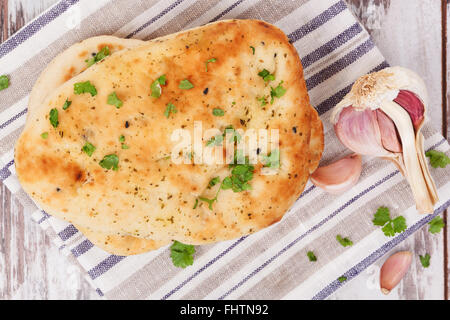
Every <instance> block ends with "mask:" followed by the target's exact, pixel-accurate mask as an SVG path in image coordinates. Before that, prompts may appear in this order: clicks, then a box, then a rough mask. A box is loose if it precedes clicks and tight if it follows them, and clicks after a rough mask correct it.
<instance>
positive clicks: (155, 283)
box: [0, 0, 450, 299]
mask: <svg viewBox="0 0 450 320" xmlns="http://www.w3.org/2000/svg"><path fill="white" fill-rule="evenodd" d="M229 18H239V19H245V18H253V19H261V20H264V21H267V22H269V23H272V24H275V25H277V26H278V27H280V28H281V29H282V30H283V31H284V32H285V33H286V34H287V35H288V36H289V38H290V40H291V41H292V43H293V44H294V45H295V47H296V48H297V50H298V52H299V54H300V56H301V59H302V62H303V65H304V68H305V78H306V83H307V86H308V90H309V94H310V97H311V102H312V104H313V105H314V106H315V107H316V108H317V110H318V112H319V113H320V115H321V118H322V120H323V123H324V126H325V142H326V145H325V153H324V159H323V163H327V162H329V161H330V160H331V159H335V158H336V157H341V156H342V155H343V154H344V153H346V152H348V151H347V150H345V148H344V147H343V146H342V145H341V144H340V143H339V141H338V140H337V138H336V136H335V135H334V131H333V128H332V126H331V125H330V122H329V114H330V109H331V108H333V106H334V105H335V104H336V103H337V102H339V101H340V99H342V97H343V96H344V95H345V94H346V93H347V92H348V91H349V89H350V87H351V85H352V83H353V82H354V81H355V80H356V79H357V78H358V77H359V76H361V75H363V74H366V73H368V72H370V71H374V70H380V69H382V68H384V67H386V66H387V62H386V61H385V60H384V58H383V56H382V55H381V54H380V52H379V51H378V49H377V48H376V47H375V46H374V43H373V42H372V40H371V39H370V37H369V35H368V33H367V32H366V31H365V30H364V29H363V27H362V26H361V25H360V24H359V23H358V22H357V21H356V19H355V18H354V17H353V16H352V14H351V13H350V11H349V10H348V9H347V7H346V5H345V3H344V2H343V1H339V0H171V1H170V0H97V1H91V0H63V1H60V2H58V3H57V4H56V5H54V6H53V7H51V8H50V9H49V10H47V11H46V12H45V13H43V14H42V15H41V16H39V17H38V18H36V19H35V20H34V21H32V22H31V23H30V24H28V25H27V26H26V27H24V28H22V29H21V30H20V31H19V32H17V33H16V34H15V35H14V36H12V37H11V38H10V39H8V40H7V41H5V42H4V43H3V44H1V45H0V71H1V72H0V73H1V74H9V75H10V78H11V87H10V88H9V89H8V90H4V91H2V92H0V139H1V143H0V163H1V171H0V177H1V179H2V181H3V183H4V184H5V185H6V186H7V187H8V188H9V189H10V190H11V192H12V193H14V195H15V196H16V197H17V198H19V199H20V201H21V202H22V204H23V205H24V207H25V209H26V212H29V213H30V214H31V215H32V216H33V217H34V218H35V219H36V220H37V222H38V223H39V224H40V225H41V226H42V227H43V228H45V229H46V230H47V232H48V233H49V235H50V236H51V237H52V238H53V239H54V241H55V243H56V244H57V245H58V246H59V247H60V248H61V251H62V252H63V253H65V254H67V255H68V256H69V257H70V258H71V259H73V261H74V262H75V263H77V264H79V265H80V266H81V267H82V268H83V269H84V270H86V272H87V274H88V276H89V279H90V281H91V282H92V284H93V285H94V286H95V288H96V289H97V292H98V293H99V294H100V295H102V296H104V297H106V298H109V299H181V298H184V299H283V298H284V299H311V298H313V299H323V298H326V297H327V296H329V295H330V294H331V293H332V292H334V291H335V290H337V289H338V288H339V287H341V286H343V285H344V284H345V281H344V282H340V281H338V278H339V277H341V276H344V277H346V278H347V280H346V281H349V280H351V279H352V278H354V277H356V276H357V275H358V274H359V273H360V272H361V271H362V270H364V269H365V268H367V267H368V266H369V265H370V264H372V263H373V262H375V261H376V260H377V259H378V258H380V257H381V256H382V255H383V254H384V253H386V252H387V251H389V250H390V249H391V248H393V247H394V246H395V245H397V244H398V243H400V242H401V241H403V240H404V239H406V238H407V237H408V236H410V235H411V234H412V233H414V232H415V231H416V230H418V229H419V228H421V227H422V226H424V225H425V224H426V223H427V222H429V221H430V220H431V219H432V218H433V217H434V216H436V215H438V214H439V213H441V212H442V211H443V210H444V209H445V208H446V207H447V206H448V205H449V203H450V182H449V177H450V166H449V167H447V169H432V175H433V177H434V178H435V181H436V184H437V187H438V189H439V197H440V202H439V203H438V204H437V205H436V211H435V213H434V214H433V215H419V214H417V213H416V210H415V206H414V201H413V198H412V196H411V192H410V189H409V186H408V185H407V183H406V181H405V179H404V178H403V177H402V175H401V174H400V173H399V172H398V171H397V169H396V168H395V166H394V165H392V164H391V163H390V162H387V161H383V160H380V159H375V158H367V157H366V158H364V169H363V174H362V177H361V179H360V181H359V183H358V184H357V185H356V186H355V187H354V188H353V189H352V190H350V191H348V192H346V193H345V194H343V195H340V196H332V195H329V194H326V193H324V192H322V191H321V190H320V189H318V188H315V187H314V186H313V185H311V184H310V183H308V185H307V186H306V188H305V191H304V192H303V194H302V195H301V196H300V198H299V199H298V201H297V202H296V203H295V204H294V206H293V207H292V208H291V209H290V210H289V212H287V213H286V215H285V217H284V218H283V219H282V221H281V222H279V223H277V224H275V225H273V226H271V227H269V228H267V229H265V230H262V231H260V232H258V233H256V234H253V235H251V236H246V237H242V238H239V239H235V240H232V241H226V242H221V243H217V244H214V245H205V246H198V247H197V252H196V254H195V261H194V265H193V266H191V267H189V268H186V269H179V268H176V267H174V266H173V265H172V262H171V260H170V256H169V255H170V253H169V249H168V247H164V248H161V249H159V250H156V251H153V252H149V253H147V254H142V255H138V256H131V257H120V256H115V255H110V254H108V253H106V252H104V251H102V250H101V249H99V248H97V247H95V246H93V245H92V243H90V242H89V241H88V240H87V239H86V238H85V237H84V236H83V235H82V234H81V233H80V232H78V230H77V229H76V228H75V227H74V226H72V225H70V224H68V223H66V222H63V221H61V220H58V219H56V218H53V217H51V216H49V215H47V214H46V213H45V212H42V211H41V210H39V208H37V207H36V206H35V205H34V203H33V202H32V201H31V199H30V198H29V197H28V196H27V195H26V194H25V193H24V191H23V189H21V187H20V184H19V182H18V180H17V178H16V176H15V171H14V161H13V152H14V151H13V148H14V143H15V141H16V139H17V138H18V136H19V134H20V132H21V130H22V128H23V125H24V123H25V118H26V113H27V100H28V95H29V93H30V90H31V88H32V86H33V84H34V82H35V80H36V78H37V77H38V75H39V73H40V72H41V71H42V69H43V68H44V67H45V66H46V65H47V64H48V63H49V62H50V61H51V59H52V58H53V57H55V56H56V55H57V54H58V53H59V52H61V51H62V50H64V49H65V48H67V47H69V46H70V45H72V44H73V43H75V42H77V41H80V40H83V39H86V38H88V37H92V36H96V35H104V34H106V35H116V36H120V37H126V38H138V39H145V40H146V39H153V38H156V37H159V36H163V35H166V34H170V33H173V32H177V31H179V30H183V29H188V28H191V27H195V26H199V25H202V24H205V23H208V22H211V21H216V20H221V19H229ZM430 108H432V109H433V108H438V106H430ZM424 135H425V138H426V141H425V146H426V149H436V150H440V151H443V152H446V153H447V154H450V152H449V145H448V143H447V141H446V140H445V139H444V138H443V137H442V136H441V135H440V134H439V133H437V131H436V130H433V129H432V128H430V127H429V126H426V127H425V129H424ZM382 205H383V206H388V207H389V208H390V209H391V212H392V213H393V214H394V215H398V214H402V215H403V216H405V218H406V220H407V224H408V228H407V230H406V231H405V232H403V233H402V234H399V235H397V236H395V237H391V238H388V237H386V236H384V234H383V232H382V231H381V230H380V228H379V227H375V226H374V225H373V224H372V221H371V220H372V218H373V214H374V212H375V211H376V209H377V208H378V207H379V206H382ZM337 234H340V235H343V236H351V240H352V241H353V242H354V245H353V246H351V247H349V248H344V247H342V246H341V245H340V244H339V243H338V242H337V241H336V239H335V237H336V235H337ZM309 250H312V251H314V252H315V254H316V256H317V257H318V261H317V262H315V263H311V262H309V260H308V258H307V256H306V253H307V252H308V251H309Z"/></svg>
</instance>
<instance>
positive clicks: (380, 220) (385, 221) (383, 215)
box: [372, 207, 406, 237]
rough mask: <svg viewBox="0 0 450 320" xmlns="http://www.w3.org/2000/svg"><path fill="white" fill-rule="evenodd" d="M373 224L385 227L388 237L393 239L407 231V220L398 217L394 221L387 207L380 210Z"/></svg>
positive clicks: (384, 230)
mask: <svg viewBox="0 0 450 320" xmlns="http://www.w3.org/2000/svg"><path fill="white" fill-rule="evenodd" d="M372 222H373V224H374V225H376V226H381V227H383V228H382V230H383V232H384V234H385V235H386V236H387V237H393V236H395V234H396V233H401V232H403V231H405V230H406V219H405V218H404V217H402V216H398V217H397V218H395V219H393V220H392V219H391V215H390V213H389V209H388V208H386V207H380V208H378V210H377V212H376V213H375V215H374V218H373V220H372Z"/></svg>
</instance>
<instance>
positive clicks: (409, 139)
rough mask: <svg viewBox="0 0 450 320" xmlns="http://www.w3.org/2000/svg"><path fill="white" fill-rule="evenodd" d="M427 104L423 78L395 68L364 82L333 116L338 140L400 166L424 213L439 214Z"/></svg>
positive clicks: (352, 148)
mask: <svg viewBox="0 0 450 320" xmlns="http://www.w3.org/2000/svg"><path fill="white" fill-rule="evenodd" d="M427 99H428V98H427V91H426V87H425V84H424V82H423V81H422V79H421V78H420V77H419V76H418V75H417V74H415V73H414V72H412V71H410V70H408V69H405V68H402V67H392V68H386V69H384V70H381V71H379V72H375V73H371V74H368V75H365V76H363V77H361V78H359V79H358V80H357V81H356V82H355V84H354V85H353V87H352V90H351V91H350V92H349V93H348V94H347V95H346V96H345V97H344V99H343V100H342V101H341V102H340V103H339V104H338V105H337V106H336V107H335V108H334V109H333V111H332V115H331V121H332V123H333V124H334V129H335V132H336V135H337V136H338V138H339V140H341V142H342V143H343V144H344V145H345V146H347V147H348V148H349V149H351V150H352V151H354V152H356V153H359V154H363V155H371V156H376V157H382V158H386V159H388V160H390V161H392V162H394V164H395V165H396V166H397V167H398V169H399V170H400V172H401V173H402V174H403V175H404V176H405V177H406V179H407V180H408V182H409V184H410V186H411V189H412V192H413V196H414V199H415V201H416V207H417V210H418V211H419V212H420V213H431V212H433V207H434V204H435V203H436V202H437V201H438V197H437V192H436V186H435V184H434V181H433V179H432V177H431V175H430V172H429V170H428V166H427V162H426V159H425V152H424V146H423V141H424V138H423V135H422V133H421V132H420V131H421V128H422V126H423V124H424V122H425V118H426V106H427Z"/></svg>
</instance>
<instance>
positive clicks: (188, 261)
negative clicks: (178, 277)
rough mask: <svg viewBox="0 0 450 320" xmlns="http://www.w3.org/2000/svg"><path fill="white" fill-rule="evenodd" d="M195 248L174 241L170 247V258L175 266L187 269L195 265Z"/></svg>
mask: <svg viewBox="0 0 450 320" xmlns="http://www.w3.org/2000/svg"><path fill="white" fill-rule="evenodd" d="M194 253H195V248H194V246H193V245H188V244H184V243H181V242H178V241H174V242H173V244H172V246H171V247H170V257H171V258H172V262H173V265H174V266H175V267H179V268H183V269H184V268H186V267H187V266H191V265H192V264H193V263H194Z"/></svg>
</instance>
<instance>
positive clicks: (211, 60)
mask: <svg viewBox="0 0 450 320" xmlns="http://www.w3.org/2000/svg"><path fill="white" fill-rule="evenodd" d="M216 61H217V59H216V58H212V59H209V60H208V61H206V62H205V65H206V72H208V63H210V62H216Z"/></svg>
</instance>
